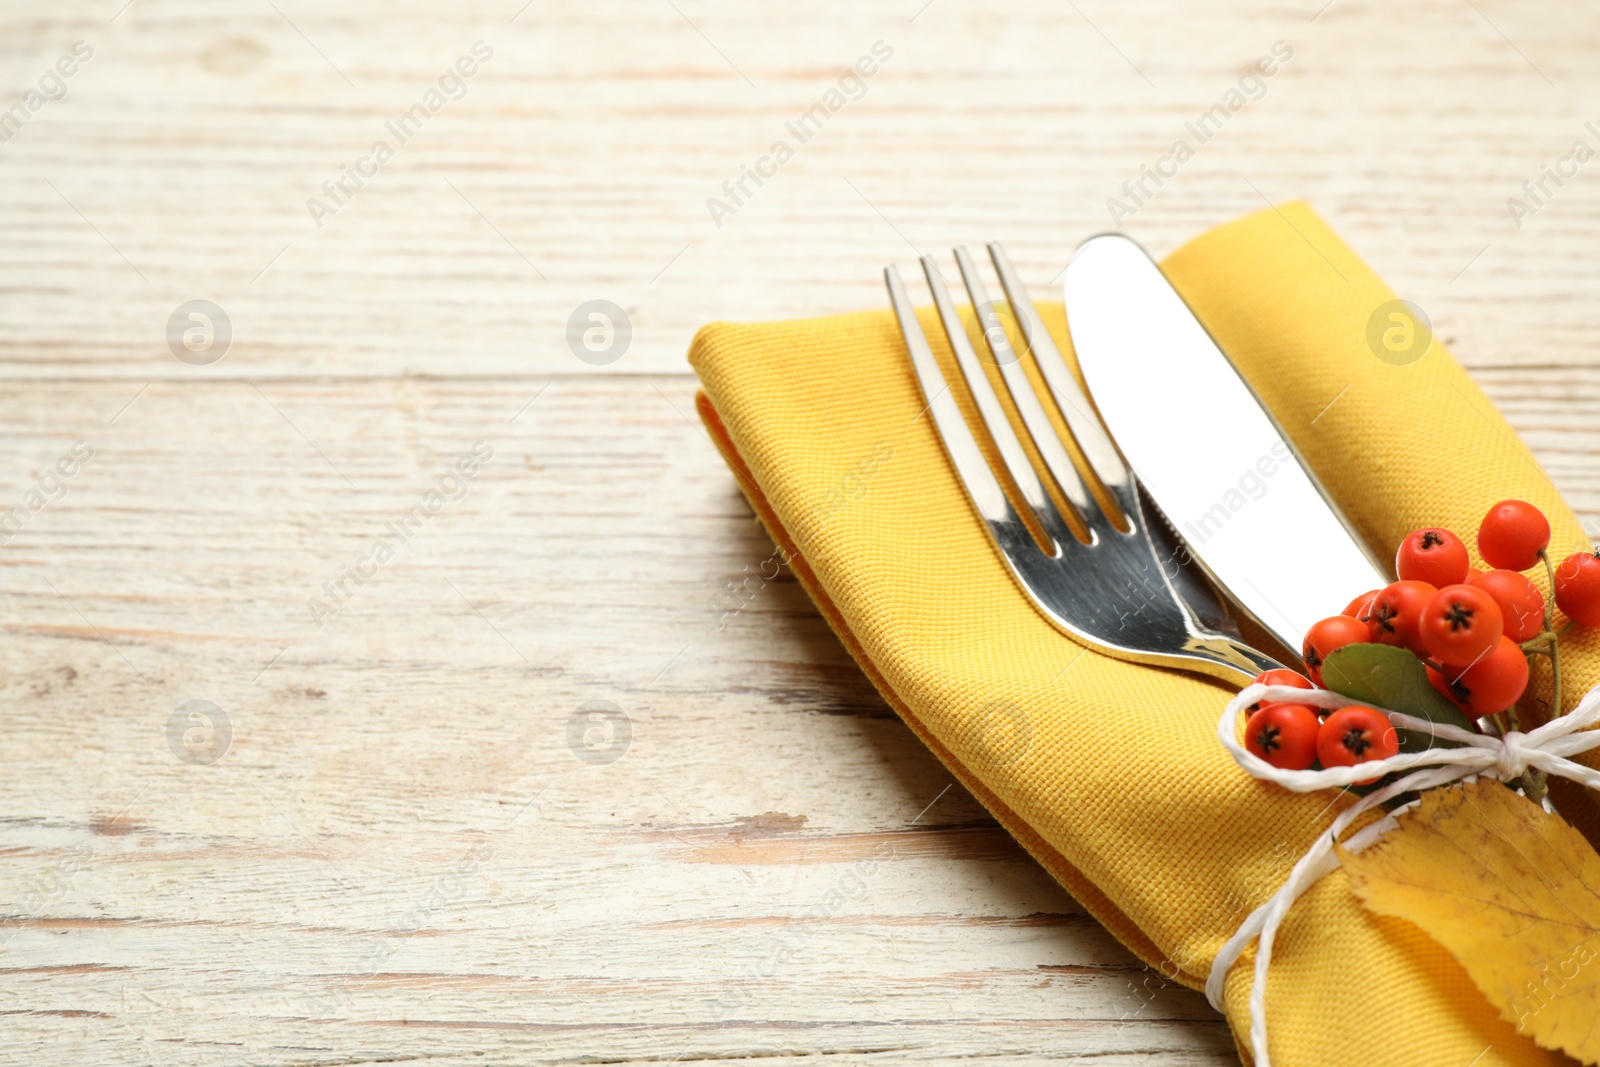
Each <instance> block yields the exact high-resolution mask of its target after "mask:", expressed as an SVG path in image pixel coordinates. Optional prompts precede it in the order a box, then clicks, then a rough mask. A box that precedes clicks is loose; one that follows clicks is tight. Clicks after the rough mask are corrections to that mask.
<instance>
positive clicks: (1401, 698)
mask: <svg viewBox="0 0 1600 1067" xmlns="http://www.w3.org/2000/svg"><path fill="white" fill-rule="evenodd" d="M1322 684H1323V685H1325V686H1327V687H1328V688H1329V689H1331V690H1333V691H1334V692H1335V693H1338V694H1340V695H1341V696H1347V697H1349V698H1350V699H1351V700H1359V701H1361V702H1362V703H1365V704H1371V705H1373V706H1374V707H1379V708H1388V709H1389V710H1390V711H1399V712H1403V713H1405V714H1407V715H1411V716H1414V717H1416V718H1418V719H1427V720H1428V721H1429V722H1435V723H1448V724H1449V725H1451V726H1459V727H1460V728H1461V729H1463V730H1466V731H1468V732H1469V733H1476V732H1477V728H1476V727H1475V726H1474V725H1473V723H1472V722H1471V721H1470V720H1469V719H1468V718H1467V717H1466V716H1465V715H1463V714H1461V711H1460V710H1459V709H1458V708H1457V707H1456V706H1455V705H1454V704H1452V703H1450V701H1448V700H1446V699H1445V698H1444V697H1442V696H1440V695H1439V692H1438V691H1437V690H1436V689H1434V688H1433V686H1431V685H1429V684H1428V669H1427V667H1425V666H1423V663H1422V661H1421V660H1420V659H1418V658H1417V657H1416V656H1415V655H1413V654H1412V653H1411V652H1409V651H1407V650H1406V649H1403V648H1395V647H1394V646H1393V645H1346V646H1345V647H1343V648H1341V649H1337V650H1335V651H1334V652H1332V653H1331V654H1330V655H1329V656H1328V658H1327V659H1325V660H1323V661H1322ZM1457 747H1459V743H1458V742H1455V741H1450V740H1447V739H1445V738H1442V737H1434V736H1432V735H1430V734H1424V733H1418V732H1416V731H1414V730H1401V731H1400V751H1401V752H1421V751H1422V750H1423V749H1428V748H1457Z"/></svg>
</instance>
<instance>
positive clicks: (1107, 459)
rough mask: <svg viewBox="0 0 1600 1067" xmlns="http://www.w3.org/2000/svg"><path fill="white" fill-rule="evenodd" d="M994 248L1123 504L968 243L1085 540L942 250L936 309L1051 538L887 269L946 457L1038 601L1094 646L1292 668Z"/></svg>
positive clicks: (1028, 334) (1019, 316)
mask: <svg viewBox="0 0 1600 1067" xmlns="http://www.w3.org/2000/svg"><path fill="white" fill-rule="evenodd" d="M988 248H989V258H990V260H991V261H992V262H993V264H994V269H995V274H996V275H997V276H998V277H999V279H1000V286H1001V288H1002V289H1003V290H1004V291H1005V295H1006V301H1007V304H1008V305H1009V307H1010V309H1011V314H1012V316H1013V318H1014V320H1015V323H1016V328H1017V332H1018V333H1019V334H1020V335H1021V338H1020V339H1021V343H1022V346H1023V350H1024V351H1025V352H1031V353H1032V355H1033V358H1034V362H1035V365H1036V366H1037V367H1038V369H1039V373H1040V376H1041V377H1042V378H1043V379H1044V382H1045V385H1046V387H1047V388H1048V390H1049V393H1050V395H1051V397H1052V398H1053V399H1054V401H1055V404H1056V408H1057V410H1059V411H1060V413H1061V416H1062V419H1063V421H1064V422H1065V423H1066V425H1067V429H1068V430H1069V432H1070V433H1071V435H1072V438H1073V439H1074V441H1075V442H1076V443H1077V446H1078V450H1079V452H1080V453H1081V454H1082V456H1083V458H1084V460H1085V461H1086V463H1087V465H1088V466H1089V468H1090V469H1091V471H1092V473H1093V475H1094V476H1095V477H1096V478H1097V479H1098V480H1099V482H1100V486H1101V488H1103V489H1104V491H1105V494H1106V495H1107V496H1109V498H1110V499H1111V500H1113V501H1114V502H1115V503H1116V505H1117V507H1118V509H1119V510H1120V511H1121V512H1122V516H1121V519H1122V521H1121V522H1120V523H1119V522H1118V521H1117V520H1116V518H1115V517H1113V516H1112V515H1109V514H1107V512H1106V511H1105V509H1104V508H1102V507H1101V506H1100V504H1099V502H1098V501H1097V500H1096V499H1095V496H1094V494H1093V493H1091V491H1090V489H1089V487H1088V485H1086V484H1085V482H1084V479H1083V477H1082V476H1081V475H1080V474H1079V471H1078V468H1077V467H1076V466H1075V465H1074V463H1073V460H1072V457H1071V456H1070V455H1069V454H1068V452H1067V449H1066V447H1065V444H1064V443H1063V441H1062V439H1061V438H1060V436H1058V434H1057V433H1056V429H1055V426H1054V425H1053V424H1052V423H1051V422H1050V419H1049V416H1048V415H1047V414H1046V413H1045V408H1044V405H1043V403H1042V402H1041V400H1040V397H1039V394H1038V393H1037V392H1035V391H1034V388H1033V385H1032V383H1031V382H1030V381H1029V380H1028V376H1027V373H1026V371H1025V370H1024V369H1023V365H1022V355H1021V353H1019V352H1018V351H1017V350H1016V348H1015V347H1014V346H1013V344H1012V342H1011V340H1010V338H1009V337H1008V335H1007V332H1006V328H1005V324H1004V322H1003V321H1002V319H1001V316H1000V314H999V312H998V311H997V310H996V308H995V306H994V304H993V303H991V302H990V300H989V297H988V291H987V289H986V288H985V286H984V283H983V278H982V277H981V276H980V274H979V273H978V266H977V264H976V263H975V262H974V261H973V258H972V256H971V255H970V254H969V253H968V252H967V250H966V249H965V248H964V247H963V248H957V249H955V257H956V265H957V267H958V268H959V269H960V271H961V278H962V281H963V282H964V283H965V286H966V290H967V295H968V297H970V298H971V300H972V307H973V310H974V312H975V314H976V315H977V320H978V327H979V329H980V331H981V332H982V334H983V338H984V343H985V345H986V346H987V347H988V349H989V353H990V355H992V356H993V357H994V362H995V363H996V364H997V365H998V367H999V370H1000V375H1001V378H1002V379H1003V380H1004V381H1005V384H1006V388H1007V390H1008V391H1009V392H1010V394H1011V399H1012V402H1013V404H1014V405H1015V407H1016V410H1017V414H1018V416H1019V417H1020V419H1021V422H1022V425H1023V428H1024V429H1025V430H1026V431H1027V433H1028V436H1029V437H1030V439H1031V440H1032V443H1033V446H1034V449H1035V450H1036V451H1037V452H1038V454H1039V457H1040V459H1041V460H1043V464H1044V467H1045V469H1046V470H1047V471H1048V473H1049V475H1050V477H1051V479H1052V480H1054V482H1055V484H1056V487H1057V488H1058V489H1059V490H1060V494H1061V497H1062V499H1063V500H1064V501H1065V503H1066V505H1067V510H1068V512H1069V513H1070V514H1071V515H1072V518H1073V519H1074V520H1075V521H1076V524H1077V526H1078V528H1079V529H1080V530H1082V531H1083V536H1081V537H1080V536H1079V534H1077V533H1074V532H1073V529H1072V526H1071V525H1069V522H1068V519H1067V517H1066V516H1063V515H1062V513H1061V511H1060V509H1058V508H1057V507H1056V504H1055V501H1054V500H1053V499H1052V498H1051V496H1050V495H1049V493H1047V492H1046V490H1045V487H1044V484H1043V483H1042V482H1041V480H1040V477H1039V472H1038V471H1037V470H1036V469H1035V468H1034V465H1033V463H1032V462H1031V461H1030V460H1029V457H1028V454H1027V452H1026V450H1025V449H1024V448H1023V445H1022V441H1021V439H1020V438H1018V436H1017V433H1016V431H1015V430H1014V429H1013V427H1012V423H1011V420H1010V418H1009V417H1008V416H1007V414H1006V411H1005V408H1004V407H1002V406H1001V403H1000V399H999V397H998V396H997V395H996V394H995V391H994V389H993V388H992V387H991V385H990V384H989V377H988V375H987V374H986V373H985V371H984V368H983V365H982V364H981V363H980V362H979V360H978V355H977V353H976V352H975V351H974V350H973V347H972V345H971V343H970V342H969V341H968V340H967V330H966V325H965V324H964V323H963V322H962V321H961V317H960V316H959V315H958V314H957V313H956V309H955V305H954V304H952V303H951V301H950V292H949V289H948V288H947V287H946V285H945V282H944V277H943V275H941V274H940V272H939V267H938V265H937V263H936V262H935V261H934V259H933V257H932V256H923V257H922V260H921V262H922V272H923V274H924V275H925V276H926V277H927V279H928V288H929V290H930V291H931V292H932V294H933V303H934V307H935V309H936V310H937V312H938V316H939V321H940V323H941V324H942V326H943V327H944V334H945V338H946V339H947V340H948V341H949V343H950V348H951V349H952V351H953V352H954V353H955V358H956V363H957V365H959V366H960V368H961V374H962V377H963V378H964V379H965V380H966V384H967V390H968V392H969V393H970V394H971V396H972V399H973V401H974V404H975V405H976V407H977V409H978V415H979V417H980V419H981V420H982V422H983V425H984V427H985V429H986V430H987V432H988V435H989V438H990V440H991V441H992V442H993V444H994V446H995V450H996V451H997V452H998V453H999V455H1000V460H1001V463H1002V464H1003V465H1004V467H1005V472H1006V473H1007V474H1008V475H1009V476H1010V481H1011V483H1012V485H1013V486H1014V488H1015V490H1016V491H1017V494H1018V496H1019V497H1020V498H1021V502H1022V504H1023V506H1025V507H1026V508H1027V509H1028V510H1029V511H1030V512H1031V513H1032V514H1031V517H1032V518H1033V520H1034V525H1035V527H1036V528H1037V529H1038V530H1039V531H1040V532H1041V533H1042V535H1043V537H1042V541H1043V543H1044V544H1045V545H1046V546H1048V550H1047V549H1046V548H1042V547H1041V540H1040V539H1036V538H1035V536H1034V533H1033V531H1030V530H1029V528H1028V524H1027V523H1026V522H1025V521H1024V518H1023V516H1022V515H1021V514H1019V513H1018V511H1017V509H1016V508H1015V507H1013V506H1012V501H1011V499H1010V498H1009V497H1008V496H1007V494H1006V491H1005V489H1004V488H1002V486H1001V482H1000V480H999V479H998V478H997V477H996V476H995V472H994V471H993V470H992V469H991V468H990V466H989V462H988V460H987V459H986V458H985V457H984V453H983V450H982V449H981V448H980V447H979V445H978V442H977V440H976V438H974V437H973V434H972V431H971V429H970V428H969V427H968V426H967V421H966V417H965V416H964V415H963V414H962V412H961V408H960V406H959V404H958V403H957V401H956V398H955V396H954V395H953V394H952V393H951V392H950V386H949V384H948V383H947V382H946V381H945V378H944V374H943V372H942V371H941V370H940V369H939V362H938V360H937V359H936V358H935V356H934V354H933V349H932V348H931V347H930V346H929V344H928V338H927V335H925V334H924V333H923V331H922V325H921V323H919V322H918V320H917V313H916V309H915V308H914V307H913V306H912V304H911V300H910V299H909V298H908V297H907V295H906V289H905V285H904V284H903V283H902V282H901V281H900V272H899V270H897V269H896V268H895V267H894V266H893V265H891V266H888V267H886V268H884V272H883V275H884V281H885V282H886V283H887V285H888V287H889V302H890V304H891V305H892V306H893V308H894V314H895V318H896V319H898V320H899V323H900V333H901V335H902V336H903V337H904V338H905V342H906V348H907V349H908V350H909V351H910V354H911V363H912V367H913V368H914V369H915V371H916V375H917V381H918V383H919V384H920V385H921V387H922V395H923V399H925V400H926V401H927V402H928V407H927V409H926V410H928V411H930V412H931V413H932V415H933V423H934V426H935V428H936V429H937V430H938V432H939V437H940V439H941V440H942V441H943V442H944V450H945V454H946V455H948V456H949V457H950V462H951V464H952V465H953V466H954V467H955V471H956V477H957V479H958V480H959V481H960V482H961V484H962V487H963V488H964V489H965V490H966V494H967V498H968V499H969V500H970V501H971V502H972V506H973V508H975V509H976V510H977V512H978V516H979V518H981V519H982V520H983V524H984V528H985V529H986V530H987V531H988V534H989V539H990V540H991V541H992V542H993V543H994V546H995V548H996V549H998V550H999V552H1000V556H1001V558H1002V559H1003V560H1004V561H1005V564H1006V567H1007V569H1008V570H1010V572H1011V576H1012V577H1013V578H1014V579H1016V582H1017V584H1018V585H1019V586H1021V588H1022V591H1023V592H1024V593H1026V594H1027V596H1028V598H1029V599H1030V600H1031V601H1032V602H1033V605H1034V607H1036V608H1038V609H1039V611H1040V613H1041V614H1043V615H1044V617H1045V618H1046V619H1048V620H1049V621H1050V623H1051V624H1052V625H1054V626H1055V627H1056V628H1057V629H1059V630H1061V631H1063V632H1064V633H1066V634H1068V635H1069V636H1071V637H1073V638H1076V639H1077V640H1078V641H1080V642H1081V643H1083V644H1086V645H1088V646H1090V647H1091V648H1094V649H1096V650H1098V651H1101V652H1104V653H1106V654H1108V655H1111V656H1115V657H1117V658H1119V659H1125V660H1131V661H1133V662H1135V663H1145V664H1154V665H1158V666H1163V667H1176V668H1179V669H1183V670H1189V671H1196V672H1199V673H1202V674H1207V675H1210V676H1212V677H1214V678H1220V679H1223V680H1225V681H1230V682H1243V683H1248V682H1250V681H1251V680H1252V679H1254V678H1255V676H1256V675H1257V674H1259V673H1260V672H1262V671H1265V670H1272V669H1274V668H1278V667H1281V666H1282V664H1280V663H1278V662H1277V661H1276V660H1274V659H1272V658H1271V657H1270V656H1267V655H1264V654H1262V653H1261V652H1258V651H1256V650H1255V649H1253V648H1251V647H1250V646H1249V645H1247V644H1245V643H1244V641H1243V640H1242V638H1241V637H1240V634H1239V629H1238V626H1237V624H1236V623H1235V622H1234V620H1233V618H1232V616H1231V615H1230V614H1229V612H1228V610H1227V608H1226V607H1225V606H1224V604H1223V602H1222V600H1221V598H1220V597H1219V596H1218V595H1217V593H1216V592H1215V590H1213V589H1212V587H1211V586H1210V584H1209V583H1208V582H1207V581H1206V579H1205V578H1204V577H1203V576H1202V575H1201V574H1200V572H1199V565H1198V564H1196V563H1195V562H1194V561H1193V560H1192V559H1191V558H1190V556H1189V554H1188V552H1187V550H1186V549H1185V548H1183V547H1182V544H1181V542H1180V541H1179V540H1178V538H1177V536H1176V535H1175V534H1174V533H1173V532H1172V530H1171V528H1170V527H1169V526H1168V525H1167V523H1166V520H1165V518H1161V519H1159V521H1155V522H1152V521H1151V520H1150V517H1149V516H1150V515H1152V514H1158V513H1157V512H1156V509H1155V505H1154V504H1153V503H1152V502H1150V501H1149V500H1148V498H1147V496H1146V494H1145V492H1144V490H1143V489H1142V488H1141V487H1140V485H1139V483H1138V481H1137V479H1136V478H1135V477H1134V475H1133V472H1132V471H1131V470H1129V468H1128V466H1127V464H1126V463H1125V462H1124V461H1123V459H1122V456H1121V454H1120V453H1119V452H1118V451H1117V447H1116V445H1115V444H1113V443H1112V440H1111V437H1110V435H1109V434H1108V433H1107V432H1106V428H1105V425H1104V424H1103V423H1102V422H1101V421H1100V417H1099V415H1098V414H1096V413H1095V412H1094V409H1093V408H1092V407H1091V406H1090V404H1089V400H1088V398H1087V397H1086V396H1084V394H1083V390H1082V389H1080V388H1079V387H1078V383H1077V380H1076V379H1075V378H1074V377H1073V375H1072V372H1071V370H1069V369H1068V367H1067V363H1066V360H1065V359H1063V358H1062V355H1061V351H1060V349H1058V348H1057V347H1056V345H1055V342H1054V340H1053V339H1052V338H1051V336H1050V333H1049V331H1048V330H1046V329H1045V326H1044V320H1043V319H1041V318H1040V317H1039V312H1038V310H1037V309H1036V308H1035V307H1034V306H1033V301H1032V300H1030V299H1029V298H1028V293H1027V290H1026V289H1024V288H1023V285H1022V281H1021V279H1020V278H1018V276H1017V273H1016V271H1015V269H1013V267H1012V265H1011V260H1010V259H1009V258H1008V257H1007V256H1006V253H1005V249H1003V248H1002V247H1001V246H1000V245H999V244H998V243H995V244H990V245H989V246H988Z"/></svg>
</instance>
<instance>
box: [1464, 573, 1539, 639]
mask: <svg viewBox="0 0 1600 1067" xmlns="http://www.w3.org/2000/svg"><path fill="white" fill-rule="evenodd" d="M1467 584H1468V585H1475V586H1477V587H1478V588H1479V589H1482V590H1483V591H1484V592H1486V593H1488V594H1489V595H1490V596H1492V597H1494V602H1495V603H1496V604H1499V605H1500V615H1501V617H1502V618H1503V619H1504V620H1505V626H1506V636H1507V637H1509V638H1511V640H1513V641H1515V642H1516V643H1517V644H1519V645H1520V644H1521V643H1522V642H1524V641H1527V640H1529V639H1530V638H1532V637H1533V636H1534V635H1535V634H1537V633H1538V632H1539V631H1540V630H1543V629H1544V594H1543V593H1541V592H1539V587H1538V586H1536V585H1534V584H1533V583H1532V582H1530V581H1528V579H1527V578H1525V577H1523V576H1522V575H1520V574H1518V573H1517V572H1516V571H1485V572H1483V573H1481V574H1475V575H1473V576H1472V577H1471V578H1469V579H1467Z"/></svg>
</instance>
